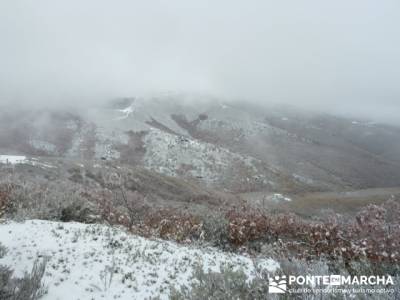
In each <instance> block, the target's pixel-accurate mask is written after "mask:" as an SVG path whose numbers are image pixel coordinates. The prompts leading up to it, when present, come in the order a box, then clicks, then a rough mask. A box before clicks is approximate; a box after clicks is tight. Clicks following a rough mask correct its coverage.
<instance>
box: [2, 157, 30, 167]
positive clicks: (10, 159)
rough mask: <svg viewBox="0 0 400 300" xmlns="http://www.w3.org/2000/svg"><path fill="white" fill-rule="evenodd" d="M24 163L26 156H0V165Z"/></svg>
mask: <svg viewBox="0 0 400 300" xmlns="http://www.w3.org/2000/svg"><path fill="white" fill-rule="evenodd" d="M25 162H26V156H21V155H0V163H2V164H11V165H15V164H22V163H25Z"/></svg>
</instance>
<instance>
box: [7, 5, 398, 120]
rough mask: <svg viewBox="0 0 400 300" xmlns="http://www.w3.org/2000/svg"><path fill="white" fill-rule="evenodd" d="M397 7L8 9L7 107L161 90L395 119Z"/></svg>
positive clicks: (122, 6) (124, 6)
mask: <svg viewBox="0 0 400 300" xmlns="http://www.w3.org/2000/svg"><path fill="white" fill-rule="evenodd" d="M399 20H400V3H399V2H398V1H391V0H388V1H383V2H382V1H380V2H377V1H370V0H367V1H361V0H356V1H351V2H349V1H344V0H339V1H333V2H330V3H328V2H323V1H317V0H302V1H295V2H293V1H292V2H289V1H279V2H277V1H257V0H256V1H252V2H246V3H245V2H243V1H227V0H221V1H197V2H196V3H194V2H193V1H183V0H172V1H162V0H158V1H155V0H154V1H136V0H134V1H124V0H117V1H106V0H96V1H95V0H87V1H77V0H71V1H52V0H37V1H29V0H19V1H2V2H1V3H0V38H1V48H0V66H1V68H0V102H1V103H14V104H29V105H36V106H38V105H53V106H54V105H55V106H57V105H65V104H66V103H67V104H69V105H75V104H82V103H85V104H91V103H94V102H97V101H102V100H104V99H108V98H113V97H118V96H130V95H137V94H146V93H158V92H162V91H179V92H192V93H207V94H212V95H216V96H221V97H225V98H232V99H233V98H235V99H237V98H240V99H244V100H247V101H253V102H257V103H271V102H273V103H285V104H292V105H296V106H300V107H304V108H311V109H318V110H322V111H328V112H338V113H341V114H350V115H355V116H357V115H359V116H363V117H371V118H376V119H379V120H383V121H391V122H396V120H397V118H398V117H397V115H398V114H399V113H400V101H399V95H400V85H399V84H398V82H397V81H398V78H400V56H399V55H398V53H400V32H399V28H400V21H399Z"/></svg>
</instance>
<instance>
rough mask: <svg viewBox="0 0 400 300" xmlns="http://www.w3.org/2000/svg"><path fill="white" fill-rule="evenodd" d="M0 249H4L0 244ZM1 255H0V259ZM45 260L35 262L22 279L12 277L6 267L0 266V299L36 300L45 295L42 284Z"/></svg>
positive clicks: (10, 271) (11, 273) (11, 272)
mask: <svg viewBox="0 0 400 300" xmlns="http://www.w3.org/2000/svg"><path fill="white" fill-rule="evenodd" d="M0 248H1V249H3V250H4V249H5V248H4V247H3V246H2V245H1V244H0ZM2 252H3V253H2V254H0V258H1V257H2V255H4V251H2ZM46 263H47V260H46V259H44V260H41V261H39V260H36V261H35V263H34V264H33V267H32V271H31V272H30V273H28V272H26V273H25V274H24V276H23V277H22V278H16V277H13V276H12V275H13V271H12V270H11V269H10V268H9V267H6V266H3V265H0V299H2V300H37V299H39V298H41V297H42V296H43V295H44V294H45V293H46V288H45V287H44V285H43V283H42V279H43V275H44V272H45V270H46Z"/></svg>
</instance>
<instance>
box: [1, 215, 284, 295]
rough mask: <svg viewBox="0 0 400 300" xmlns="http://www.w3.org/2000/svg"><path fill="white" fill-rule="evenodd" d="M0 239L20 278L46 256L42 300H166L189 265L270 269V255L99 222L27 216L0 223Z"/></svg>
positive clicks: (187, 273) (274, 266)
mask: <svg viewBox="0 0 400 300" xmlns="http://www.w3.org/2000/svg"><path fill="white" fill-rule="evenodd" d="M0 242H1V243H2V244H3V245H4V246H6V247H7V248H8V252H7V254H6V256H5V257H3V258H2V259H0V265H8V266H10V267H12V268H13V269H14V270H15V275H16V276H20V275H22V274H23V272H24V271H30V269H31V268H32V265H33V262H34V261H35V259H36V258H38V257H46V256H47V257H48V258H49V262H48V264H47V268H46V273H45V278H44V282H45V284H46V286H47V288H48V294H47V295H46V296H44V299H52V300H53V299H68V300H72V299H81V300H84V299H148V298H150V297H154V296H160V297H161V298H162V299H167V298H168V295H169V287H170V286H175V287H177V288H178V287H180V286H181V285H182V284H184V285H188V284H189V283H190V280H191V274H192V271H193V270H194V267H195V266H196V265H197V264H199V265H201V266H202V267H203V269H204V270H205V271H206V272H207V271H214V272H218V271H219V270H220V267H222V266H232V267H233V268H234V269H235V268H243V270H244V271H245V272H246V273H247V274H248V276H249V279H250V278H251V277H252V274H253V272H254V271H255V265H258V266H259V267H261V268H264V269H266V270H268V271H269V272H274V271H275V270H276V269H277V268H278V267H279V265H278V263H276V262H275V261H273V260H271V259H265V260H259V261H257V262H254V261H253V260H251V259H250V258H248V257H245V256H240V255H233V254H228V253H224V252H220V251H218V250H216V249H213V248H194V247H187V246H181V245H177V244H174V243H172V242H166V241H161V240H149V239H145V238H142V237H138V236H135V235H130V234H127V233H125V232H124V231H123V230H121V229H117V228H112V227H108V226H104V225H86V224H80V223H60V222H51V221H41V220H32V221H26V222H25V223H15V222H10V223H5V224H0Z"/></svg>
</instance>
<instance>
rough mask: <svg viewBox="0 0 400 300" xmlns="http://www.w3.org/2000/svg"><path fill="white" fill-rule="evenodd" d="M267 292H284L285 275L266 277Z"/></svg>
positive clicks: (285, 287) (285, 284)
mask: <svg viewBox="0 0 400 300" xmlns="http://www.w3.org/2000/svg"><path fill="white" fill-rule="evenodd" d="M268 283H269V284H268V292H269V293H270V294H284V293H286V289H287V280H286V275H282V276H274V277H268Z"/></svg>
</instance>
